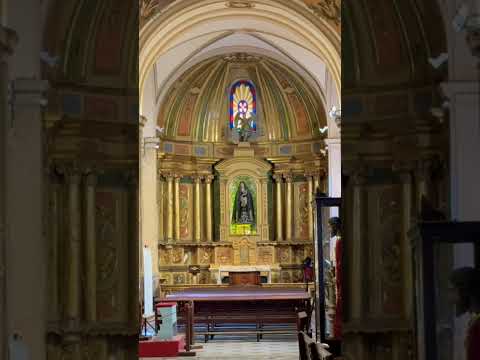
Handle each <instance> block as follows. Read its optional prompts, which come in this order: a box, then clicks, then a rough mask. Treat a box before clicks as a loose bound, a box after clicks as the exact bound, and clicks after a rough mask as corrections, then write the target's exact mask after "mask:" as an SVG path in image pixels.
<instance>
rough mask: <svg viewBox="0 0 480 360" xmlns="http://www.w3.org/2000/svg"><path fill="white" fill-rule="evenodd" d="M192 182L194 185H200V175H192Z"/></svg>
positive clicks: (201, 177)
mask: <svg viewBox="0 0 480 360" xmlns="http://www.w3.org/2000/svg"><path fill="white" fill-rule="evenodd" d="M192 179H193V182H194V183H195V184H201V183H202V179H203V176H202V175H192Z"/></svg>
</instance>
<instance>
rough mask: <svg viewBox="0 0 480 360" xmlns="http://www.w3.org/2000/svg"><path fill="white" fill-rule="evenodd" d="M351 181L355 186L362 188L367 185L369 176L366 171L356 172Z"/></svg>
mask: <svg viewBox="0 0 480 360" xmlns="http://www.w3.org/2000/svg"><path fill="white" fill-rule="evenodd" d="M351 179H352V183H353V185H354V186H362V185H365V184H366V183H367V174H366V173H365V172H364V171H356V172H354V173H353V174H352V177H351Z"/></svg>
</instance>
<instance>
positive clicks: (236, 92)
mask: <svg viewBox="0 0 480 360" xmlns="http://www.w3.org/2000/svg"><path fill="white" fill-rule="evenodd" d="M230 129H231V130H232V139H233V140H234V141H237V139H238V141H240V142H247V141H249V140H250V139H251V138H252V137H254V136H255V135H256V131H257V100H256V92H255V86H254V85H253V84H252V83H251V82H250V81H248V80H240V81H237V82H236V83H235V84H234V85H233V86H232V89H231V94H230Z"/></svg>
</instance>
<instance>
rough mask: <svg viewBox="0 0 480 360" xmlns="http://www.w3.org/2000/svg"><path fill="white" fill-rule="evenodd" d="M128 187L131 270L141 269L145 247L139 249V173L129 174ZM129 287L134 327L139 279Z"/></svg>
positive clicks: (133, 280) (132, 277)
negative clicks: (141, 259) (141, 258)
mask: <svg viewBox="0 0 480 360" xmlns="http://www.w3.org/2000/svg"><path fill="white" fill-rule="evenodd" d="M129 175H130V176H129V178H128V186H129V206H128V219H129V220H128V222H129V234H130V236H129V237H130V239H131V241H128V251H129V253H128V256H129V257H130V258H129V263H131V267H130V270H132V269H139V267H140V256H142V257H143V246H142V244H140V246H141V248H139V246H138V244H139V237H140V231H139V230H140V221H139V220H140V217H139V214H140V212H139V206H140V202H139V188H138V183H139V173H138V171H132V172H131V173H130V174H129ZM129 278H130V281H129V287H128V289H127V294H126V299H129V304H130V310H129V312H128V315H129V322H130V324H132V326H136V325H137V324H138V317H139V308H138V301H137V299H138V298H139V287H138V281H139V279H138V278H136V277H135V276H130V277H129Z"/></svg>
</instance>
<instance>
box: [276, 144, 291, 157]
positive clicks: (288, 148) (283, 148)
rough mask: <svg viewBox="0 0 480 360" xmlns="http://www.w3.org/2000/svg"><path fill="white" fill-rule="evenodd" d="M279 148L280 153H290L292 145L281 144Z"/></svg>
mask: <svg viewBox="0 0 480 360" xmlns="http://www.w3.org/2000/svg"><path fill="white" fill-rule="evenodd" d="M279 150H280V154H282V155H290V154H291V153H292V145H282V146H280V149H279Z"/></svg>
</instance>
